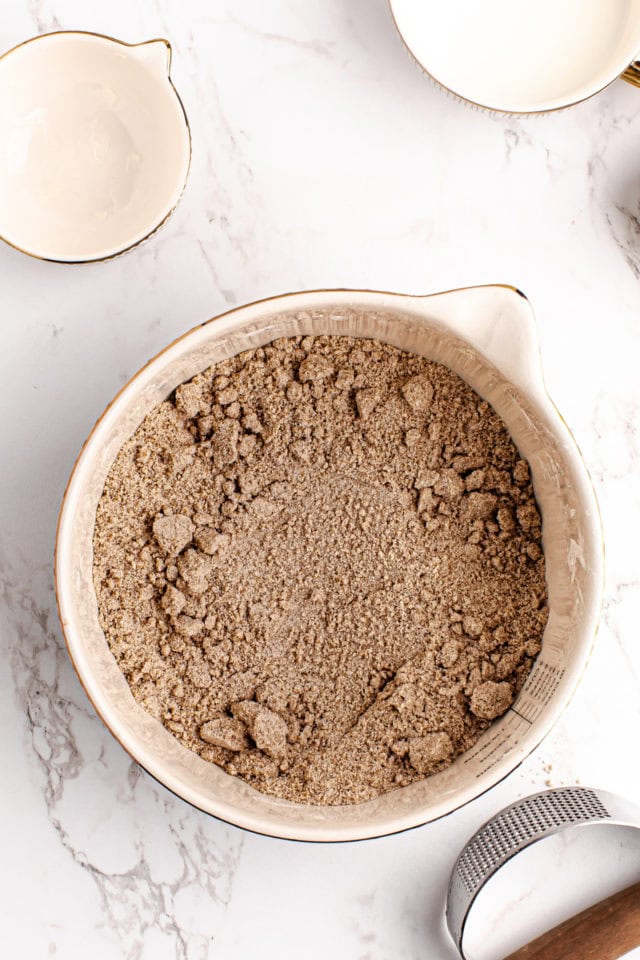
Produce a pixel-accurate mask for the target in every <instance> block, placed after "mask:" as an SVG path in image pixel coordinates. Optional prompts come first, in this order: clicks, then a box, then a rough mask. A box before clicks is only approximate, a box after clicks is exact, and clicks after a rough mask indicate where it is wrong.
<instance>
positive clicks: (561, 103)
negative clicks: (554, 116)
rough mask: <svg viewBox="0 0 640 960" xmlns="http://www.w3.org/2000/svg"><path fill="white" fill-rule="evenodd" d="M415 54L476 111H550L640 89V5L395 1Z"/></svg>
mask: <svg viewBox="0 0 640 960" xmlns="http://www.w3.org/2000/svg"><path fill="white" fill-rule="evenodd" d="M389 2H390V5H391V11H392V14H393V18H394V20H395V22H396V26H397V28H398V31H399V33H400V36H401V37H402V39H403V41H404V43H405V45H406V47H407V49H408V50H409V51H410V53H411V54H412V55H413V56H414V58H415V59H416V60H417V62H418V63H419V64H420V66H422V68H423V69H424V70H425V71H426V72H427V73H428V74H429V75H430V76H431V77H432V78H433V79H434V80H435V81H436V82H437V83H439V84H440V85H441V86H443V87H445V88H446V89H447V90H449V91H450V92H452V93H454V94H455V95H456V96H458V97H461V98H462V99H464V100H467V101H469V102H470V103H473V104H475V105H476V106H482V107H486V108H487V109H490V110H500V111H505V112H507V113H544V112H546V111H548V110H559V109H561V108H563V107H568V106H570V105H571V104H574V103H579V102H580V101H581V100H585V99H586V98H587V97H591V96H593V94H595V93H598V92H599V91H600V90H603V89H604V88H605V87H606V86H608V85H609V84H610V83H612V82H613V81H614V80H615V79H616V77H619V76H623V77H624V79H625V80H629V82H630V83H633V84H635V85H636V86H640V64H638V63H636V61H637V60H638V58H639V57H640V0H456V2H455V3H453V2H446V0H445V2H443V0H389Z"/></svg>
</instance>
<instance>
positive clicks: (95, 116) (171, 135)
mask: <svg viewBox="0 0 640 960" xmlns="http://www.w3.org/2000/svg"><path fill="white" fill-rule="evenodd" d="M170 60H171V47H170V45H169V43H168V42H167V41H166V40H149V41H147V42H146V43H140V44H135V45H130V44H127V43H122V42H121V41H119V40H114V39H112V38H110V37H104V36H99V35H97V34H93V33H80V32H60V33H49V34H45V35H43V36H41V37H35V38H33V39H32V40H28V41H26V43H23V44H21V45H20V46H18V47H14V49H13V50H10V51H9V52H8V53H6V54H4V56H3V57H1V58H0V237H2V239H4V240H6V241H7V243H9V244H11V245H12V246H14V247H16V248H17V249H19V250H21V251H22V252H24V253H28V254H30V255H31V256H34V257H40V258H41V259H45V260H57V261H62V262H66V263H73V262H82V261H88V260H102V259H105V258H107V257H112V256H115V255H116V254H118V253H122V252H123V251H124V250H127V249H129V248H130V247H133V246H135V245H136V244H137V243H139V242H140V241H141V240H144V239H145V238H146V237H148V236H150V234H152V233H153V232H154V231H155V230H157V229H158V227H159V226H160V225H161V224H162V223H163V222H164V221H165V220H166V219H167V217H168V216H169V215H170V213H171V212H172V211H173V209H174V208H175V206H176V204H177V202H178V200H179V198H180V195H181V193H182V190H183V188H184V185H185V182H186V179H187V174H188V171H189V163H190V157H191V138H190V134H189V126H188V123H187V118H186V115H185V112H184V109H183V106H182V103H181V101H180V98H179V97H178V94H177V93H176V91H175V89H174V87H173V85H172V83H171V79H170V77H169V67H170Z"/></svg>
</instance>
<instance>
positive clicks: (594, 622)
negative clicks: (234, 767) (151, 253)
mask: <svg viewBox="0 0 640 960" xmlns="http://www.w3.org/2000/svg"><path fill="white" fill-rule="evenodd" d="M498 288H500V289H502V290H505V291H509V292H511V293H515V294H517V295H519V296H520V297H522V298H523V299H524V300H525V302H526V303H528V300H527V298H526V297H525V296H524V294H523V293H522V292H521V291H520V290H519V289H518V288H516V287H514V286H512V285H511V284H482V285H474V286H468V287H458V288H453V289H449V290H445V291H439V292H437V293H434V294H428V295H413V294H405V293H400V294H398V293H395V292H392V291H382V290H367V289H353V288H344V287H340V288H320V289H317V290H300V291H291V292H288V293H283V294H278V295H275V296H270V297H263V298H260V299H258V300H253V301H250V302H247V303H244V304H241V305H240V306H237V307H233V308H231V309H229V310H226V311H224V312H222V313H220V314H216V315H215V316H214V317H211V318H210V319H209V320H205V321H203V322H202V323H200V324H197V325H196V326H194V327H192V328H190V329H189V330H187V331H185V332H184V333H182V334H180V335H179V336H178V337H176V338H175V339H174V340H172V341H171V342H170V343H169V344H167V345H166V346H165V347H164V348H163V349H161V350H159V351H158V352H157V353H156V354H155V355H154V356H152V357H151V358H150V359H149V360H148V361H147V362H146V363H145V364H143V365H142V366H141V367H140V368H139V369H138V370H137V371H136V372H135V373H134V374H133V375H132V376H131V377H130V378H129V380H128V381H127V382H126V383H125V384H124V385H123V386H122V387H121V388H120V389H119V390H118V392H117V393H116V394H115V396H114V397H113V398H112V400H111V401H110V402H109V403H108V404H107V406H106V407H105V409H104V410H103V411H102V413H101V414H100V416H99V417H98V418H97V420H96V421H95V423H94V425H93V427H92V428H91V430H90V432H89V434H88V435H87V437H86V439H85V441H84V443H83V444H82V447H81V449H80V451H79V453H78V455H77V456H76V458H75V460H74V463H73V467H72V470H71V472H70V475H69V479H68V481H67V483H66V486H65V489H64V493H63V497H62V501H61V506H60V511H59V514H58V519H57V524H56V535H55V545H54V591H55V597H56V607H57V611H58V619H59V622H60V626H61V630H62V635H63V638H64V642H65V646H66V649H67V653H68V655H69V658H70V660H71V663H72V666H73V668H74V671H75V673H76V675H77V677H78V679H79V681H80V684H81V686H82V688H83V690H84V692H85V694H86V696H87V699H88V700H89V702H90V703H91V705H92V706H93V708H94V710H95V712H96V714H97V715H98V717H99V718H100V719H101V720H102V722H103V724H104V725H105V726H106V728H107V730H108V731H109V733H110V734H111V735H112V736H113V737H114V739H115V740H117V742H118V743H119V744H120V746H121V747H122V748H123V749H124V750H125V752H126V753H127V754H128V755H129V756H130V757H131V759H132V760H134V761H135V762H136V764H138V766H140V767H141V768H142V769H143V770H144V771H145V772H146V773H147V774H149V776H151V777H152V778H153V779H154V780H155V781H156V782H157V783H160V784H162V786H163V787H164V788H165V789H167V790H169V792H170V793H172V794H173V795H174V796H176V797H179V798H180V799H181V800H184V801H185V802H186V803H188V804H189V805H190V806H192V807H194V808H195V809H197V810H200V811H201V812H203V813H205V814H207V815H208V816H212V817H214V818H215V819H217V820H220V821H222V822H224V823H227V824H229V825H233V826H236V827H239V828H240V829H243V830H246V831H247V832H249V833H255V834H258V835H262V836H267V837H271V838H273V839H282V840H291V841H296V842H297V841H304V842H316V843H350V842H358V841H362V840H371V839H378V838H382V837H388V836H393V835H394V834H397V833H404V832H405V831H408V830H412V829H416V828H418V827H421V826H424V825H425V824H427V823H430V822H435V821H436V820H441V819H444V818H445V817H447V816H451V815H452V814H453V813H455V812H456V810H458V809H461V808H463V807H465V806H467V805H468V804H469V803H472V802H473V801H474V800H477V799H478V798H479V797H481V796H484V795H485V794H486V793H488V792H489V791H490V790H492V789H493V788H494V787H495V786H497V785H498V784H499V783H501V782H502V781H504V780H505V779H506V778H507V777H509V776H510V775H511V774H512V773H513V772H514V771H515V770H517V769H518V767H520V766H521V764H522V763H523V762H524V761H525V760H526V759H527V758H528V757H529V756H530V755H531V754H532V753H533V752H534V751H535V750H536V749H537V748H538V747H539V746H540V744H541V743H542V741H543V740H544V739H545V738H546V737H547V736H548V734H549V733H550V731H551V730H552V728H553V727H554V726H555V724H556V723H557V721H558V719H559V718H560V716H561V715H562V714H563V713H564V711H565V710H566V708H567V707H568V706H569V704H570V702H571V701H572V699H573V697H574V696H575V693H576V690H577V688H578V686H579V684H580V681H581V679H582V677H583V675H584V672H585V670H586V668H587V666H588V664H589V661H590V659H591V656H592V654H593V648H594V644H595V639H596V636H597V633H598V628H599V623H600V613H601V609H602V601H603V588H604V549H605V548H604V536H603V528H602V520H601V515H600V510H599V505H598V501H597V498H596V495H595V491H594V488H593V483H592V480H591V477H590V475H589V472H588V469H587V466H586V463H585V461H584V458H583V456H582V453H581V451H580V448H579V447H578V444H577V443H576V441H575V438H574V437H573V434H572V432H571V430H570V428H569V426H568V425H567V423H566V421H565V420H564V418H563V417H562V415H561V414H560V412H559V411H558V409H557V407H556V406H555V404H554V403H553V400H552V399H551V397H550V396H549V394H548V392H547V389H546V385H545V384H544V379H543V377H542V374H541V373H540V378H539V379H540V387H541V394H540V397H538V398H537V399H538V400H539V399H541V398H542V399H543V400H544V402H545V403H546V405H547V412H548V413H549V414H551V415H553V416H554V417H555V419H556V421H557V424H556V426H557V432H558V433H561V434H562V435H564V437H565V438H566V439H567V440H569V441H570V446H571V450H572V454H573V460H574V464H577V465H578V466H579V467H580V469H581V471H582V473H583V478H582V479H583V486H584V489H585V492H586V493H587V495H589V496H590V499H591V502H592V505H593V508H594V513H593V516H592V518H591V524H592V530H593V532H594V534H595V544H594V556H593V557H592V559H594V560H595V561H596V562H597V565H598V567H597V570H596V573H597V578H596V579H595V580H594V594H595V595H594V598H593V602H592V604H591V613H590V616H589V618H588V623H587V624H585V626H584V628H583V633H584V634H585V637H586V639H585V641H584V646H583V650H582V653H581V659H580V662H579V664H578V667H577V669H576V671H575V673H574V677H573V683H572V686H571V687H570V688H569V689H568V690H567V692H566V695H565V696H564V698H563V700H562V702H561V703H559V704H557V705H556V707H555V708H554V709H553V710H552V711H550V715H549V717H548V719H547V720H546V722H545V723H544V724H541V725H540V729H539V730H537V732H536V735H535V736H534V737H532V738H531V742H530V744H529V745H527V748H526V750H524V751H521V752H520V755H519V757H518V758H516V759H515V760H513V761H509V765H508V768H507V769H505V770H504V771H501V770H499V768H497V769H498V772H497V773H495V774H494V775H493V776H492V777H490V778H488V782H487V784H486V785H485V786H482V787H481V788H480V789H478V790H477V792H472V791H471V789H470V788H469V789H468V793H469V795H468V796H465V797H463V798H462V799H455V801H454V802H453V803H451V801H448V802H447V803H446V804H444V803H443V802H442V801H441V805H442V806H447V809H443V810H442V811H439V812H435V813H431V812H430V811H429V810H428V809H427V808H425V809H424V813H423V814H421V815H420V816H418V817H416V816H415V815H413V816H412V817H411V818H410V820H411V822H400V823H399V824H398V825H397V826H395V827H392V828H390V829H388V830H384V831H380V830H378V829H375V828H374V829H373V830H372V829H368V830H367V829H365V830H362V829H359V828H358V827H357V826H354V825H352V824H350V825H348V826H347V827H341V828H335V827H325V828H320V830H319V829H318V828H317V827H316V826H315V825H311V826H309V825H301V827H300V828H299V829H295V830H293V829H289V828H286V827H285V828H283V829H282V830H278V829H275V828H274V827H273V825H271V826H270V828H269V829H261V828H260V827H259V826H255V825H253V826H252V825H250V823H249V821H250V819H251V818H250V817H248V816H246V815H245V814H244V813H242V812H241V813H240V814H239V815H238V817H237V818H235V817H233V816H231V815H223V814H222V813H221V812H220V811H219V810H216V811H215V812H214V811H213V810H210V809H205V808H204V807H202V806H200V804H199V803H198V802H196V800H195V799H193V798H191V797H190V796H188V795H187V792H188V791H187V790H186V789H185V791H184V792H181V790H180V789H179V788H178V787H174V786H170V785H169V784H168V783H167V781H166V780H165V779H164V777H163V776H162V775H161V773H160V772H158V771H154V770H153V769H150V767H149V764H148V763H143V762H142V761H141V760H140V759H139V757H138V755H137V754H136V751H135V748H134V747H133V746H132V747H130V746H128V745H127V744H125V743H124V742H123V740H122V739H121V737H120V736H119V735H118V733H117V732H116V731H115V730H114V728H113V726H112V723H111V722H110V719H109V717H108V716H107V715H105V711H103V710H101V709H100V707H99V706H98V704H97V702H96V699H95V697H94V696H92V694H91V692H90V690H89V687H88V683H87V681H86V679H85V676H84V675H83V671H82V668H81V666H80V665H79V663H78V660H77V658H76V656H74V645H75V644H76V642H77V641H76V638H74V637H72V636H71V634H72V630H71V629H68V628H67V626H66V625H65V618H64V615H63V611H64V605H65V601H66V597H65V583H64V581H63V574H64V572H65V569H64V568H65V566H66V558H65V556H64V552H63V551H64V545H63V534H64V533H65V527H66V525H67V522H68V521H70V520H72V519H73V515H71V516H70V517H69V518H68V517H67V509H68V496H69V493H70V491H71V489H72V487H73V483H74V478H75V477H76V474H77V472H78V469H79V467H80V465H81V463H82V462H83V460H84V457H85V456H86V455H87V452H88V451H89V447H90V445H91V443H92V441H93V439H94V436H95V434H96V432H97V431H98V429H99V427H100V426H101V424H102V422H103V421H104V419H105V418H106V417H107V416H108V415H109V413H110V412H111V410H112V408H113V407H114V406H115V405H116V404H117V403H118V401H119V400H120V398H121V397H122V395H123V394H124V393H126V392H127V391H128V390H129V389H130V388H131V387H132V385H133V384H134V383H135V382H136V381H138V380H139V379H140V378H141V377H143V376H144V374H145V373H146V372H147V371H148V370H149V369H150V368H151V367H152V366H153V365H155V364H156V363H158V361H160V360H161V359H162V358H163V357H164V355H165V354H166V353H168V352H169V351H170V350H172V349H173V348H175V347H176V346H177V345H178V344H180V343H182V342H183V341H185V340H187V339H189V338H191V337H193V336H195V335H196V334H197V333H198V332H199V331H201V330H202V329H203V328H206V327H209V326H211V325H213V324H214V323H215V322H216V321H219V320H222V319H225V318H228V317H231V316H232V315H233V314H237V313H243V312H245V311H247V310H249V309H252V308H259V307H263V306H266V305H268V304H271V305H274V306H277V305H278V304H280V303H286V301H288V300H290V299H292V298H300V297H303V298H313V297H320V296H323V297H327V298H329V299H331V298H332V297H333V296H336V297H338V298H339V297H340V296H342V297H344V296H345V295H348V296H349V297H353V298H357V297H359V296H362V297H365V298H368V297H392V298H394V300H395V299H397V300H398V301H402V300H408V301H415V300H425V301H428V300H430V299H433V298H435V297H442V296H445V295H447V294H458V293H466V292H468V291H474V290H487V289H498ZM336 305H337V303H336ZM375 305H377V306H379V307H380V306H381V304H380V303H377V304H376V303H375V302H374V301H372V302H371V303H370V306H372V307H374V306H375ZM307 306H308V305H307ZM316 307H317V304H316ZM301 309H304V307H301ZM467 342H469V343H471V341H467ZM538 358H539V348H538ZM596 551H597V554H596ZM214 799H215V798H214ZM214 805H215V804H214ZM350 806H351V805H350ZM228 807H229V805H227V808H228ZM254 819H256V818H254ZM399 819H400V820H402V819H403V818H399ZM404 819H405V820H406V819H407V818H406V817H405V818H404ZM323 832H324V834H326V835H322V833H323Z"/></svg>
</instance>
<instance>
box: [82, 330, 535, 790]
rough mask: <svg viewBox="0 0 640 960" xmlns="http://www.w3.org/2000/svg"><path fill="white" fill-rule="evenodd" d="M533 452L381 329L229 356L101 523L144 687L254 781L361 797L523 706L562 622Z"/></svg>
mask: <svg viewBox="0 0 640 960" xmlns="http://www.w3.org/2000/svg"><path fill="white" fill-rule="evenodd" d="M540 536H541V525H540V516H539V514H538V510H537V507H536V503H535V500H534V495H533V490H532V487H531V484H530V479H529V468H528V466H527V463H526V462H525V461H524V460H522V459H520V457H519V455H518V451H517V449H516V448H515V446H514V444H513V442H512V441H511V439H510V437H509V435H508V433H507V431H506V428H505V426H504V424H503V423H502V421H501V420H500V419H499V418H498V417H497V416H496V414H495V413H494V412H493V410H492V408H491V407H490V406H489V404H487V403H485V402H484V401H482V400H481V399H480V398H479V397H478V395H477V394H476V393H475V392H474V391H473V390H472V389H471V388H470V387H469V386H468V385H467V384H465V383H464V382H463V381H462V380H461V379H460V378H459V377H457V376H456V375H455V374H454V373H452V372H451V371H450V370H448V369H447V368H446V367H443V366H441V365H439V364H436V363H432V362H429V361H427V360H424V359H422V358H420V357H417V356H415V355H413V354H409V353H404V352H402V351H400V350H397V349H396V348H394V347H391V346H388V345H386V344H383V343H380V342H378V341H374V340H361V339H353V338H349V337H331V336H322V337H315V338H313V337H304V338H301V337H295V338H287V339H281V340H276V341H274V342H273V343H271V344H269V345H268V346H266V347H264V348H259V349H256V350H251V351H247V352H246V353H243V354H240V355H239V356H237V357H233V358H232V359H229V360H225V361H224V362H223V363H219V364H217V365H216V366H214V367H212V368H210V369H209V370H206V371H205V372H204V373H202V374H199V375H198V376H196V377H194V379H193V380H191V381H190V382H189V383H185V384H183V385H182V386H180V387H178V389H177V390H176V391H175V394H174V395H173V396H172V397H171V398H170V399H169V400H167V401H165V402H164V403H161V404H160V405H159V406H157V407H156V408H155V409H154V410H153V411H152V412H151V413H150V414H149V415H148V416H147V417H146V419H145V420H144V422H143V423H142V425H141V426H140V428H139V429H138V430H137V431H136V433H135V434H134V436H133V437H132V438H131V439H130V440H129V441H128V442H127V443H126V444H125V445H124V446H123V448H122V450H121V452H120V454H119V455H118V458H117V459H116V461H115V463H114V465H113V467H112V469H111V471H110V473H109V476H108V478H107V481H106V484H105V488H104V492H103V495H102V499H101V501H100V503H99V506H98V512H97V520H96V528H95V567H94V577H95V585H96V590H97V594H98V601H99V609H100V621H101V624H102V627H103V629H104V631H105V634H106V636H107V639H108V642H109V644H110V647H111V650H112V651H113V653H114V655H115V657H116V660H117V661H118V663H119V665H120V667H121V669H122V671H123V673H124V674H125V676H126V678H127V680H128V682H129V684H130V686H131V690H132V692H133V695H134V697H135V698H136V700H137V701H138V702H139V703H140V704H141V705H142V706H143V707H144V708H145V709H146V710H147V711H149V713H151V714H152V715H153V716H154V717H157V718H158V719H159V720H160V721H161V722H162V723H163V724H164V726H165V727H166V728H167V729H168V730H170V731H171V732H172V733H173V734H174V735H175V736H176V737H177V738H178V739H179V740H180V741H181V742H182V743H183V744H184V745H185V746H186V747H188V748H189V749H191V750H194V751H196V753H198V754H199V755H200V756H201V757H203V758H204V759H205V760H208V761H211V762H212V763H216V764H219V765H220V766H221V767H223V768H224V769H225V770H226V771H227V772H228V773H230V774H232V775H235V776H238V777H242V779H244V780H246V781H247V782H248V783H250V784H252V785H253V786H254V787H255V788H256V789H258V790H261V791H263V792H265V793H268V794H272V795H274V796H278V797H284V798H287V799H289V800H294V801H298V802H303V803H318V804H340V803H356V802H358V801H361V800H367V799H369V798H372V797H375V796H377V795H379V794H381V793H384V792H386V791H388V790H391V789H393V788H394V787H398V786H403V785H405V784H408V783H411V782H412V781H414V780H418V779H421V778H423V777H426V776H428V775H429V774H431V773H433V772H434V771H437V770H441V769H443V768H444V767H446V766H447V764H449V763H450V762H451V761H452V760H453V759H454V758H455V757H456V756H457V755H458V754H460V753H461V752H462V751H464V750H467V749H468V748H469V747H470V746H471V745H472V744H473V743H474V741H475V740H476V739H477V738H478V736H479V735H480V734H481V732H482V731H483V730H485V729H486V728H487V727H488V726H489V724H490V723H491V721H492V720H493V719H494V718H495V717H498V716H500V715H501V714H502V713H504V711H505V710H507V709H508V707H509V706H510V704H511V703H512V701H513V698H514V696H515V695H516V693H517V691H518V690H519V689H520V687H521V686H522V684H523V682H524V680H525V678H526V676H527V674H528V673H529V671H530V669H531V666H532V664H533V658H534V657H535V656H536V654H537V653H538V651H539V650H540V643H541V638H542V633H543V630H544V627H545V623H546V619H547V607H546V601H547V593H546V587H545V567H544V557H543V555H542V550H541V543H540Z"/></svg>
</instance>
